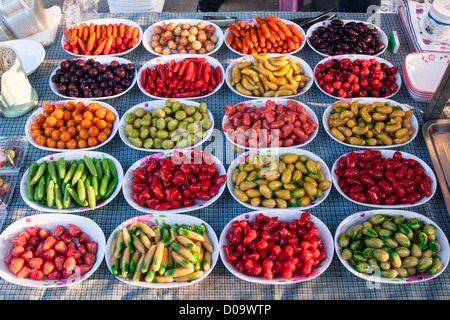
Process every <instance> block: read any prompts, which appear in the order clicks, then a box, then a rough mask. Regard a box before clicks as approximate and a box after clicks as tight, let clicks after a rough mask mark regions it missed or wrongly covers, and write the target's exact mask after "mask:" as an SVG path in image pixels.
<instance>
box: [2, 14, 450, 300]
mask: <svg viewBox="0 0 450 320" xmlns="http://www.w3.org/2000/svg"><path fill="white" fill-rule="evenodd" d="M219 14H220V15H231V16H236V17H237V18H238V19H239V20H244V19H250V18H253V17H255V16H260V17H264V16H268V15H273V14H274V13H273V12H260V11H255V12H225V13H224V12H221V13H219ZM316 14H319V13H318V12H277V15H278V16H279V17H281V18H284V19H294V18H303V17H304V18H306V17H311V16H314V15H316ZM202 16H203V15H202V14H199V13H165V12H164V13H121V14H102V17H104V18H124V19H130V20H133V21H135V22H137V23H139V25H140V26H141V27H142V29H143V30H144V31H145V29H146V28H147V27H149V26H150V25H152V24H153V23H155V22H158V21H161V20H166V19H182V18H186V19H201V18H202ZM338 18H340V19H355V20H363V21H367V20H368V19H369V20H370V19H371V16H370V15H368V14H364V13H339V15H338ZM379 19H380V20H379V21H380V26H381V28H382V30H383V31H384V32H385V33H386V34H387V35H388V36H389V35H390V33H391V31H394V30H396V31H397V32H398V35H399V41H400V44H401V45H400V49H399V51H398V52H397V53H395V54H393V53H392V52H390V50H389V49H387V50H386V51H385V52H384V53H383V54H382V55H381V56H380V57H382V58H384V59H386V60H388V61H390V62H391V63H393V64H394V65H395V66H397V67H398V68H399V72H400V74H402V66H403V61H404V59H405V56H406V55H407V54H408V53H410V52H411V48H410V47H409V46H408V42H407V38H406V35H405V34H404V32H403V30H402V26H401V23H400V20H399V18H398V16H397V14H387V13H386V14H381V15H380V16H379ZM371 22H373V21H371ZM64 27H65V21H64V20H63V21H62V22H61V25H60V26H59V30H58V33H57V36H56V40H55V42H54V43H53V44H52V45H51V46H49V47H47V48H46V57H45V61H44V62H43V63H42V65H41V66H40V67H39V68H38V70H37V71H36V72H35V73H34V74H32V75H31V76H29V80H30V82H31V85H32V86H33V87H34V88H35V89H36V90H37V92H38V94H39V106H40V105H43V104H45V103H47V102H52V101H60V100H63V99H61V98H60V97H59V96H57V95H55V94H54V93H53V92H52V91H51V89H50V87H49V76H50V74H51V72H52V71H53V70H54V69H55V68H56V67H57V66H58V65H59V63H60V62H61V61H63V60H65V59H69V58H73V56H70V55H69V54H67V53H66V52H65V51H64V50H63V48H62V46H61V43H60V39H61V36H62V33H63V29H64ZM295 56H297V57H300V58H301V59H303V60H305V61H306V62H307V63H308V64H309V65H310V66H311V68H313V69H314V67H315V65H316V64H317V63H318V62H319V61H320V60H322V59H323V57H322V56H320V55H318V54H317V53H315V52H314V51H313V50H312V49H311V48H310V47H309V46H308V45H305V46H304V48H303V49H302V50H301V51H300V52H298V53H296V54H295ZM212 57H214V58H216V59H217V60H219V61H220V62H221V63H222V64H223V66H224V68H226V67H227V66H228V65H229V64H230V63H231V62H232V61H233V60H235V59H237V58H239V56H238V55H237V54H235V53H233V52H232V51H230V50H229V49H228V48H227V46H226V45H225V43H224V44H223V46H222V47H221V48H220V50H218V51H217V52H215V53H214V54H212ZM124 58H126V59H128V60H130V61H131V62H133V63H135V64H136V68H140V67H141V66H142V65H143V64H144V63H145V62H147V61H149V60H150V59H153V58H155V56H154V55H152V54H151V53H150V52H148V51H147V50H146V49H145V48H144V47H143V45H142V44H141V45H140V46H139V47H138V48H137V49H136V50H134V51H133V52H131V53H130V54H128V55H126V56H124ZM295 99H296V100H299V101H301V102H303V103H305V104H307V105H308V106H309V107H311V108H312V109H313V110H314V111H315V113H316V114H317V117H318V118H319V133H318V135H317V136H316V138H315V139H314V140H313V141H312V142H311V143H310V144H308V145H307V146H305V147H304V149H306V150H308V151H310V152H313V153H315V154H317V155H318V156H320V157H321V158H322V159H323V160H324V161H325V162H326V164H327V165H328V167H329V168H331V166H332V165H333V163H334V162H335V160H337V159H338V158H339V157H340V156H341V155H342V154H344V153H347V152H350V151H352V150H355V149H354V148H351V147H347V146H344V145H341V144H338V143H337V142H335V141H334V140H333V139H332V138H331V137H330V136H328V134H327V133H326V132H325V131H324V128H323V126H322V124H321V121H322V115H323V112H324V110H325V108H326V107H327V106H328V105H329V104H330V103H332V102H334V101H336V99H332V98H330V97H328V96H327V95H325V94H324V93H322V92H321V91H320V90H319V89H318V88H317V86H316V85H313V86H312V88H311V89H310V90H309V91H308V92H306V93H305V94H304V95H301V96H299V97H295ZM391 99H393V100H395V101H397V102H399V103H403V104H407V105H410V106H414V110H415V111H414V114H415V115H416V117H417V118H418V121H419V124H420V131H419V134H418V135H417V137H416V139H415V140H414V141H413V142H411V143H409V144H408V145H406V146H404V147H401V148H399V149H398V150H400V151H405V152H408V153H411V154H414V155H416V156H417V157H419V158H421V159H423V160H424V161H425V162H426V163H427V164H428V165H430V166H431V167H432V162H431V159H430V155H429V152H428V149H427V147H426V144H425V141H424V138H423V136H422V133H421V128H422V125H423V123H424V122H423V119H422V113H421V112H420V110H422V111H423V110H425V108H426V107H427V104H425V103H418V102H416V101H414V100H413V99H412V97H411V96H410V95H409V93H408V91H407V89H406V86H405V85H402V86H401V89H400V91H399V92H398V93H397V94H396V95H394V96H393V97H392V98H391ZM149 100H150V98H149V97H148V96H146V95H144V94H143V93H142V92H141V91H140V90H139V88H138V86H137V85H135V86H134V87H133V89H132V90H131V91H129V92H127V93H126V94H125V95H123V96H121V97H118V98H115V99H111V100H106V101H105V102H107V103H109V104H111V105H112V106H113V107H114V108H115V109H116V110H117V111H118V113H119V115H120V116H122V115H123V114H124V113H125V112H126V111H127V110H128V109H129V108H130V107H132V106H134V105H137V104H139V103H141V102H145V101H149ZM245 100H247V99H245V98H243V97H241V96H238V95H237V94H235V93H233V92H232V91H231V90H230V89H229V88H228V86H227V85H226V84H225V83H224V85H223V86H222V88H221V89H220V90H219V91H218V92H217V93H216V94H214V95H212V96H209V97H207V98H204V99H199V100H194V101H199V102H201V101H204V102H206V103H207V105H208V107H209V108H210V110H211V111H212V113H213V115H214V120H215V129H217V130H219V131H220V130H221V123H222V118H223V116H224V107H225V105H226V104H237V103H239V102H241V101H245ZM447 115H448V110H444V113H443V115H442V117H447ZM29 116H30V114H27V115H24V116H22V117H19V118H14V119H8V118H2V119H1V121H0V123H1V125H0V136H9V135H24V134H25V131H24V127H25V123H26V121H27V119H28V117H29ZM220 140H221V141H220ZM210 143H211V142H210V141H208V142H206V143H205V145H203V148H206V147H210V146H212V145H210ZM214 143H216V144H217V143H218V142H214ZM219 143H221V144H222V147H223V148H230V145H229V143H228V142H227V140H226V138H225V137H224V136H222V138H221V139H219ZM216 146H217V145H216ZM217 150H218V149H217ZM225 150H226V149H225ZM96 151H101V152H106V153H109V154H111V155H112V156H114V157H115V158H116V159H118V160H119V161H120V163H121V164H122V167H123V169H124V172H126V171H127V170H128V168H129V167H130V166H131V165H132V164H133V163H134V162H136V161H137V160H139V159H141V158H143V157H145V156H146V155H148V154H150V153H146V152H140V151H137V150H134V149H131V148H130V147H128V146H126V145H125V144H124V143H123V142H122V141H121V139H120V137H119V135H118V134H117V135H116V136H115V137H114V139H113V140H112V141H110V142H109V143H108V144H107V145H105V146H103V147H101V148H99V149H97V150H96ZM49 154H51V153H50V152H47V151H43V150H40V149H37V148H35V147H33V146H31V145H30V146H29V148H28V154H27V156H26V161H25V163H24V165H23V168H22V169H21V171H20V174H19V181H20V178H21V176H22V175H23V173H24V171H25V170H26V168H28V166H29V165H30V164H31V163H32V162H33V161H35V160H38V159H40V158H41V157H43V156H46V155H49ZM236 155H237V154H235V156H236ZM222 160H223V162H224V165H225V168H228V166H229V165H230V163H231V161H232V159H230V158H225V159H222ZM367 210H370V208H368V207H365V206H361V205H356V204H354V203H352V202H350V201H348V200H346V199H345V198H344V197H343V196H341V195H340V194H339V193H338V191H337V190H336V189H335V188H334V187H333V188H332V191H331V193H330V194H329V196H328V198H327V199H326V200H325V201H324V202H323V203H321V204H320V205H319V206H316V207H314V208H312V209H310V210H308V212H310V213H311V214H313V215H314V216H316V217H317V218H319V219H320V220H322V221H323V222H324V223H325V224H326V225H327V227H328V228H329V230H330V231H331V233H332V235H334V233H335V231H336V229H337V227H338V225H339V224H340V223H341V221H342V220H343V219H345V218H346V217H347V216H349V215H351V214H353V213H356V212H360V211H367ZM406 210H410V211H414V212H418V213H420V214H422V215H425V216H427V217H428V218H430V219H432V220H433V221H435V222H436V224H438V225H439V226H440V227H441V228H442V230H443V231H444V233H445V234H446V235H447V237H448V235H449V234H450V223H449V212H448V211H447V209H446V205H445V202H444V198H443V196H442V192H441V190H440V188H439V187H438V190H437V192H436V194H435V195H434V197H433V198H432V199H431V200H430V201H428V202H427V203H426V204H423V205H421V206H418V207H413V208H411V209H408V208H407V209H406ZM248 211H252V210H250V209H248V208H246V207H244V206H242V205H240V204H239V203H237V202H236V201H235V200H234V199H233V198H232V196H231V195H230V193H229V191H228V190H225V191H224V193H223V194H222V196H221V197H220V198H219V200H218V201H217V202H215V203H214V204H212V205H211V206H208V207H206V208H202V209H200V210H197V211H192V212H189V213H185V214H188V215H192V216H195V217H198V218H200V219H203V220H205V221H206V222H207V223H208V224H209V225H210V226H211V227H212V228H213V229H214V230H215V232H216V234H217V237H220V234H221V232H222V230H223V228H224V227H225V225H226V224H227V223H228V222H229V221H230V220H231V219H233V218H234V217H236V216H238V215H240V214H242V213H245V212H248ZM40 213H41V212H37V211H35V210H33V209H31V208H30V207H28V206H27V205H26V203H25V202H24V201H23V200H22V199H21V196H20V193H19V187H16V190H15V194H14V196H13V200H12V202H11V204H10V205H9V207H8V209H7V211H6V212H5V213H4V216H3V217H2V220H1V221H2V223H1V226H0V231H3V230H4V229H5V228H6V227H8V226H9V225H10V224H11V223H13V222H15V221H17V220H18V219H21V218H23V217H26V216H29V215H34V214H40ZM78 214H80V215H83V216H85V217H88V218H90V219H92V220H94V221H95V222H96V223H97V224H98V225H99V226H100V227H101V228H102V230H103V232H104V234H105V237H106V240H107V239H108V238H109V236H110V235H111V233H112V232H113V231H114V229H115V228H116V227H117V226H118V225H119V224H121V223H122V222H123V221H125V220H128V219H129V218H132V217H135V216H139V215H142V214H143V213H141V212H139V211H137V210H135V209H133V208H132V207H131V206H130V205H129V204H128V203H127V202H126V201H125V198H124V196H123V194H122V192H120V193H119V194H118V196H117V197H116V198H115V199H114V200H113V201H111V202H110V203H109V204H108V205H106V206H104V207H102V208H99V209H97V210H95V211H87V212H83V213H78ZM449 295H450V273H449V270H448V269H447V270H445V271H444V272H443V273H442V274H441V275H440V276H439V277H437V278H435V279H432V280H430V281H424V282H420V283H412V284H403V285H399V284H384V283H377V284H375V283H373V282H368V281H366V280H363V279H361V278H358V277H356V276H354V275H353V274H351V273H350V272H349V271H348V270H347V269H346V268H345V267H344V266H343V265H342V263H341V262H340V261H339V259H338V257H337V255H336V254H334V257H333V261H332V262H331V265H330V266H329V268H328V269H327V270H326V271H325V272H324V273H323V274H321V275H320V276H319V277H317V278H314V279H312V280H309V281H306V282H300V283H296V284H290V285H280V284H278V285H261V284H256V283H250V282H246V281H243V280H241V279H238V278H237V277H235V276H233V275H232V274H231V273H230V272H229V271H228V270H227V269H226V268H225V266H224V264H223V263H222V261H221V260H220V259H219V261H218V262H217V264H216V266H215V268H214V270H213V271H212V273H211V274H210V275H209V276H208V277H206V278H205V279H203V280H202V281H200V282H198V283H196V284H193V285H190V286H184V287H180V288H175V289H173V288H171V289H147V288H139V287H135V286H130V285H128V284H126V283H123V282H121V281H119V280H118V279H116V278H115V277H114V276H113V275H112V274H111V272H110V271H109V269H108V267H107V265H106V261H105V260H104V261H103V262H102V264H101V266H100V267H99V268H98V269H97V271H96V272H95V273H94V274H93V275H92V276H91V277H90V278H88V279H87V280H85V281H83V282H81V283H78V284H75V285H73V286H68V287H62V288H47V289H36V288H29V287H22V286H18V285H15V284H10V283H9V282H6V281H5V280H3V279H0V297H1V298H0V299H4V300H12V299H14V300H19V299H28V300H55V299H58V300H59V299H61V300H118V299H120V300H178V299H180V300H248V299H251V300H335V299H338V300H339V299H344V300H442V299H444V300H445V299H448V297H449Z"/></svg>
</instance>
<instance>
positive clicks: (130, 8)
mask: <svg viewBox="0 0 450 320" xmlns="http://www.w3.org/2000/svg"><path fill="white" fill-rule="evenodd" d="M164 2H165V0H134V1H129V0H108V5H109V12H111V13H118V12H162V10H163V7H164Z"/></svg>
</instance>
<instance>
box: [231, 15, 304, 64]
mask: <svg viewBox="0 0 450 320" xmlns="http://www.w3.org/2000/svg"><path fill="white" fill-rule="evenodd" d="M280 20H281V21H283V22H284V24H286V25H288V24H293V25H294V26H295V27H296V28H297V29H298V30H299V31H300V33H301V34H302V35H303V39H305V40H303V41H301V44H300V47H299V48H298V49H296V50H294V51H291V52H288V53H287V54H292V55H293V54H295V53H297V52H299V51H300V50H302V49H303V47H304V46H305V43H306V34H305V30H303V28H302V27H300V26H299V25H298V24H296V23H294V22H292V21H290V20H285V19H280ZM244 22H245V24H246V25H250V24H252V23H254V24H256V20H255V19H248V20H244ZM230 34H231V31H230V28H228V27H227V30H225V35H224V41H225V44H226V46H227V47H228V49H230V50H231V51H232V52H234V53H236V54H238V55H240V56H245V54H243V53H242V52H238V51H236V50H234V49H233V48H232V47H231V46H230V45H229V44H228V43H227V39H228V37H229V36H230Z"/></svg>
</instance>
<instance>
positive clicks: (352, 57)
mask: <svg viewBox="0 0 450 320" xmlns="http://www.w3.org/2000/svg"><path fill="white" fill-rule="evenodd" d="M345 58H348V59H350V60H351V61H352V62H353V61H355V60H356V59H362V60H364V59H369V60H370V59H375V60H377V61H378V62H379V63H385V64H386V65H387V66H388V67H392V66H394V65H393V64H392V63H390V62H389V61H387V60H385V59H383V58H380V57H374V56H368V55H364V54H346V55H341V56H331V57H327V58H325V59H322V60H320V61H319V62H318V63H317V64H316V66H315V67H314V74H316V70H317V66H318V65H319V64H321V63H325V62H327V61H331V60H342V59H345ZM313 78H314V83H315V84H316V86H317V88H319V90H320V91H322V92H323V93H324V94H326V95H327V96H329V97H331V98H334V99H343V98H339V97H337V96H333V95H331V94H329V93H326V92H325V91H324V90H323V89H322V88H321V87H320V86H319V81H318V80H317V78H316V77H315V76H313ZM395 78H396V81H395V83H396V84H397V85H398V90H397V92H394V93H393V94H390V95H388V96H386V97H382V98H384V99H388V98H390V97H392V96H394V95H395V94H397V93H398V92H399V91H400V87H401V86H402V77H401V76H400V73H399V72H398V71H397V73H396V74H395ZM353 98H358V97H353ZM369 98H370V97H369ZM380 98H381V97H380Z"/></svg>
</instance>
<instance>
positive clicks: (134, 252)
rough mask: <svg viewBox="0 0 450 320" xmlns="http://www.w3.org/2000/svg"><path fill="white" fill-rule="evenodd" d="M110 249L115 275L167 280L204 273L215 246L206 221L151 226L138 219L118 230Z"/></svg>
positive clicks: (199, 275)
mask: <svg viewBox="0 0 450 320" xmlns="http://www.w3.org/2000/svg"><path fill="white" fill-rule="evenodd" d="M110 250H111V255H112V258H111V270H112V272H113V274H114V276H119V277H122V278H125V279H130V280H132V281H133V282H139V281H146V282H153V283H168V282H174V281H176V282H180V281H188V280H194V279H198V278H200V277H202V276H203V275H204V274H205V272H207V271H208V270H210V268H211V254H212V252H213V251H214V248H213V246H212V244H211V240H210V238H209V235H208V232H207V229H206V226H205V225H204V224H201V225H199V226H197V225H193V226H188V225H184V224H183V225H181V226H180V225H173V226H169V225H167V224H166V223H165V222H163V223H162V224H161V225H156V226H150V225H148V224H146V223H144V222H138V223H136V224H133V225H131V226H130V227H128V228H122V229H121V230H119V231H117V232H116V234H115V235H114V240H113V243H112V245H111V248H110Z"/></svg>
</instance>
